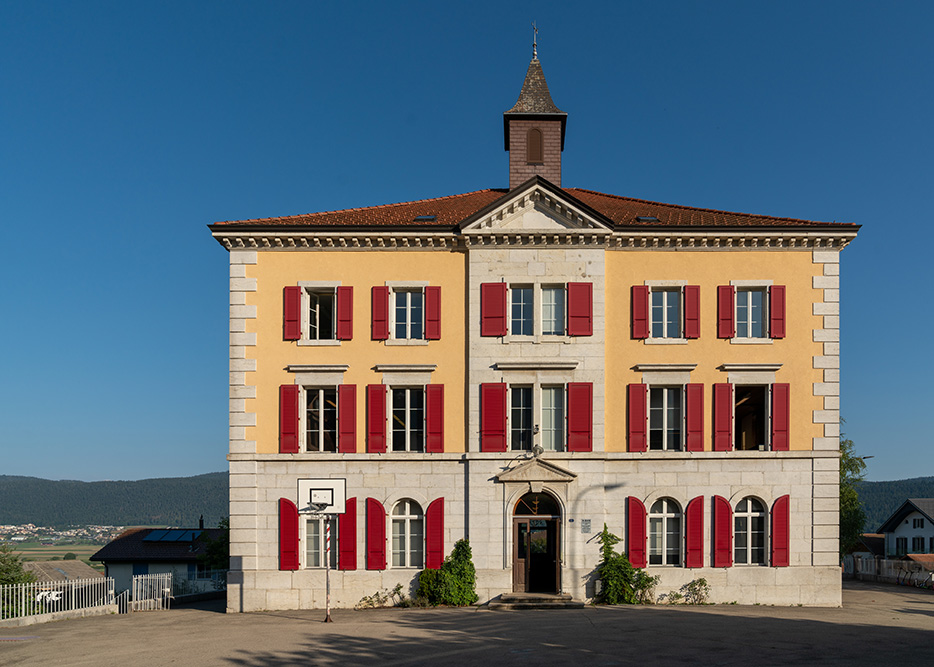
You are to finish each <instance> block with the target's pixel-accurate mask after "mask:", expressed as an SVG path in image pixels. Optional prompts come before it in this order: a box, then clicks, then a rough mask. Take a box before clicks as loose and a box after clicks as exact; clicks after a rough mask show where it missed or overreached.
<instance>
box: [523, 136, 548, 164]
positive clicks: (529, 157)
mask: <svg viewBox="0 0 934 667" xmlns="http://www.w3.org/2000/svg"><path fill="white" fill-rule="evenodd" d="M525 144H526V154H525V159H526V162H527V163H528V164H541V163H542V162H544V160H545V158H544V142H543V141H542V131H541V130H539V129H538V128H537V127H532V128H529V131H528V132H526V133H525Z"/></svg>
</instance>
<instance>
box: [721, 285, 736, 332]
mask: <svg viewBox="0 0 934 667" xmlns="http://www.w3.org/2000/svg"><path fill="white" fill-rule="evenodd" d="M735 300H736V288H734V287H733V286H732V285H720V286H719V287H717V338H732V337H733V336H735V335H736V322H735V320H734V318H733V303H734V302H735Z"/></svg>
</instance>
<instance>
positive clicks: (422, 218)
mask: <svg viewBox="0 0 934 667" xmlns="http://www.w3.org/2000/svg"><path fill="white" fill-rule="evenodd" d="M437 217H438V216H436V215H416V216H415V222H434V221H435V219H437Z"/></svg>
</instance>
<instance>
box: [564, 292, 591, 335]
mask: <svg viewBox="0 0 934 667" xmlns="http://www.w3.org/2000/svg"><path fill="white" fill-rule="evenodd" d="M568 336H593V283H568Z"/></svg>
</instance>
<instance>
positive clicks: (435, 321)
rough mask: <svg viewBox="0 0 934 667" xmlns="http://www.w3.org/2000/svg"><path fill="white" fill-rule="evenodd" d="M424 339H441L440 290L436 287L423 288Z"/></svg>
mask: <svg viewBox="0 0 934 667" xmlns="http://www.w3.org/2000/svg"><path fill="white" fill-rule="evenodd" d="M425 338H426V339H428V340H440V339H441V288H440V287H439V286H437V285H435V286H431V287H426V288H425Z"/></svg>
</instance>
